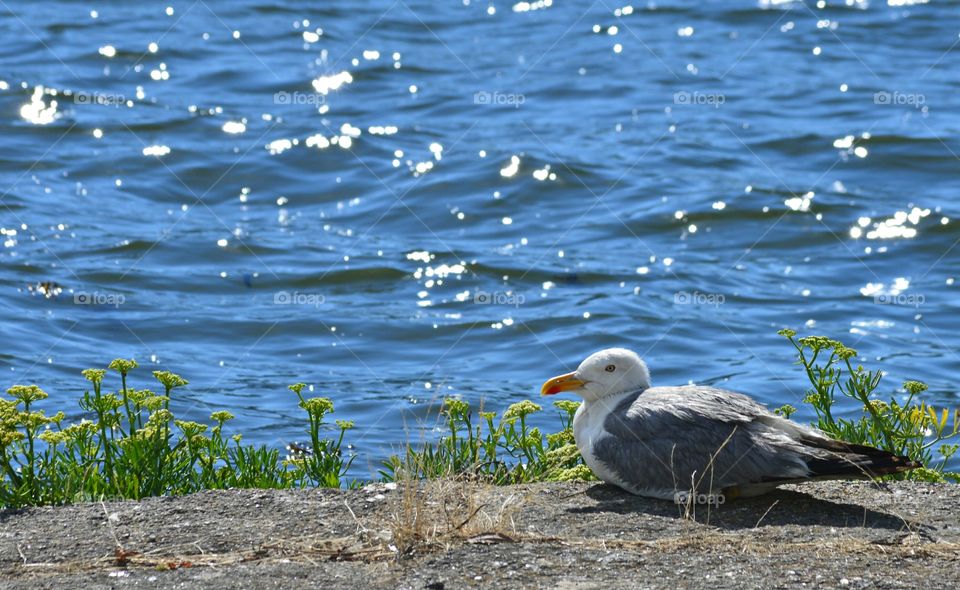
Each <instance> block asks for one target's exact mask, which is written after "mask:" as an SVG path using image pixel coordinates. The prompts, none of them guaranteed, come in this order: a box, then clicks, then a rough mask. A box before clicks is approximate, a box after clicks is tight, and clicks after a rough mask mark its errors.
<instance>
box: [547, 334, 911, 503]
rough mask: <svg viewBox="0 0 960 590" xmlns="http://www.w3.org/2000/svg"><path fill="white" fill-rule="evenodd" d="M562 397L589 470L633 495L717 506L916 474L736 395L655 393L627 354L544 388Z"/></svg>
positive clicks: (885, 455)
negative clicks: (787, 490) (788, 490)
mask: <svg viewBox="0 0 960 590" xmlns="http://www.w3.org/2000/svg"><path fill="white" fill-rule="evenodd" d="M564 391H569V392H571V393H575V394H577V395H579V396H580V397H582V398H583V403H582V404H581V405H580V407H579V408H578V409H577V413H576V414H575V415H574V418H573V436H574V439H575V440H576V443H577V448H578V449H580V454H581V455H582V456H583V459H584V461H585V462H586V464H587V466H588V467H589V468H590V469H591V470H592V471H593V472H594V474H596V475H597V477H599V478H600V479H601V480H603V481H605V482H607V483H609V484H613V485H615V486H618V487H620V488H622V489H624V490H626V491H628V492H630V493H632V494H636V495H639V496H648V497H652V498H660V499H663V500H674V501H678V498H688V497H690V496H689V494H691V493H693V494H697V496H696V497H702V496H701V494H706V495H711V496H714V497H720V498H723V500H721V501H719V502H717V503H722V502H723V501H725V500H726V499H732V498H735V497H738V496H743V497H747V496H757V495H760V494H764V493H767V492H769V491H771V490H772V489H774V488H776V487H777V486H779V485H781V484H786V483H797V482H803V481H810V480H819V479H861V478H870V477H878V476H881V475H887V474H890V473H899V472H901V471H907V470H909V469H915V468H917V467H921V465H920V464H919V463H917V462H915V461H912V460H911V459H909V458H907V457H900V456H897V455H895V454H893V453H889V452H887V451H883V450H880V449H875V448H873V447H868V446H864V445H857V444H851V443H846V442H843V441H839V440H835V439H832V438H830V437H829V436H828V435H826V434H825V433H824V432H821V431H819V430H817V429H814V428H810V427H808V426H802V425H800V424H797V423H796V422H792V421H790V420H788V419H786V418H783V417H781V416H778V415H776V414H774V413H773V412H771V411H769V410H768V409H767V408H766V407H764V406H763V405H761V404H759V403H757V402H755V401H754V400H752V399H750V398H749V397H747V396H746V395H743V394H741V393H736V392H733V391H726V390H723V389H719V388H716V387H709V386H701V385H684V386H679V387H651V386H650V372H649V370H648V369H647V365H646V364H645V363H644V362H643V360H642V359H641V358H640V356H639V355H637V354H636V353H635V352H633V351H630V350H627V349H624V348H609V349H606V350H601V351H600V352H596V353H594V354H592V355H590V356H589V357H587V359H586V360H584V361H583V362H582V363H580V366H579V367H578V368H577V370H576V371H574V372H572V373H567V374H565V375H560V376H557V377H554V378H552V379H550V380H549V381H547V382H546V383H544V384H543V387H542V388H541V390H540V392H541V394H542V395H554V394H557V393H560V392H564ZM707 501H708V502H709V501H710V499H709V496H708V497H707Z"/></svg>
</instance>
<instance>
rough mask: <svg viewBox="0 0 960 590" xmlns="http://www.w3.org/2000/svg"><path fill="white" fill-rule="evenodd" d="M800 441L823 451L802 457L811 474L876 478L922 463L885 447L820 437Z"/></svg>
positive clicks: (812, 475) (913, 467)
mask: <svg viewBox="0 0 960 590" xmlns="http://www.w3.org/2000/svg"><path fill="white" fill-rule="evenodd" d="M801 442H802V443H803V444H804V445H806V446H808V447H812V448H815V449H818V450H821V451H827V453H817V455H816V456H811V457H810V458H808V459H807V460H806V463H807V468H808V469H810V476H811V477H815V478H821V477H833V478H845V477H851V478H857V477H870V478H876V477H881V476H883V475H890V474H892V473H901V472H904V471H909V470H911V469H916V468H918V467H923V465H922V464H921V463H918V462H917V461H914V460H913V459H910V458H909V457H903V456H901V455H897V454H895V453H891V452H889V451H884V450H881V449H877V448H874V447H868V446H866V445H857V444H853V443H847V442H843V441H839V440H834V439H830V438H821V437H804V438H803V439H801Z"/></svg>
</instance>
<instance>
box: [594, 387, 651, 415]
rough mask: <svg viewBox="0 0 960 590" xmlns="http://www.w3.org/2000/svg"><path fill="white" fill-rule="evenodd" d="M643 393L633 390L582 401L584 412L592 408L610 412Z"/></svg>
mask: <svg viewBox="0 0 960 590" xmlns="http://www.w3.org/2000/svg"><path fill="white" fill-rule="evenodd" d="M641 393H643V389H635V390H631V391H623V392H620V393H611V394H607V395H604V396H602V397H598V398H593V399H584V401H583V406H584V408H585V409H586V410H590V409H593V408H601V409H602V410H604V411H610V410H612V409H613V408H615V407H617V406H618V405H620V403H621V402H623V400H624V399H626V398H628V397H630V396H637V395H640V394H641Z"/></svg>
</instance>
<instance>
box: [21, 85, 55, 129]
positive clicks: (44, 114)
mask: <svg viewBox="0 0 960 590" xmlns="http://www.w3.org/2000/svg"><path fill="white" fill-rule="evenodd" d="M44 94H56V91H49V90H47V89H45V88H44V87H43V86H37V87H35V88H34V89H33V95H31V96H30V102H28V103H27V104H25V105H23V106H22V107H20V116H21V117H23V118H24V119H26V120H27V121H29V122H31V123H33V124H34V125H49V124H50V123H53V122H54V121H55V120H57V119H58V118H59V117H60V114H59V113H57V101H56V100H52V99H51V100H50V104H49V105H48V104H47V103H46V102H45V101H44V98H43V97H44Z"/></svg>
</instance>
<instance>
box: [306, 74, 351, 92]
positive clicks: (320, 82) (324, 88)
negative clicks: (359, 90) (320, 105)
mask: <svg viewBox="0 0 960 590" xmlns="http://www.w3.org/2000/svg"><path fill="white" fill-rule="evenodd" d="M352 82H353V76H352V75H351V74H350V72H348V71H346V70H344V71H342V72H340V73H339V74H332V75H330V76H320V77H319V78H317V79H316V80H314V81H313V88H314V90H316V91H317V92H319V93H320V94H323V95H327V94H329V93H330V91H331V90H337V89H339V88H340V87H341V86H343V85H344V84H350V83H352Z"/></svg>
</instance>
